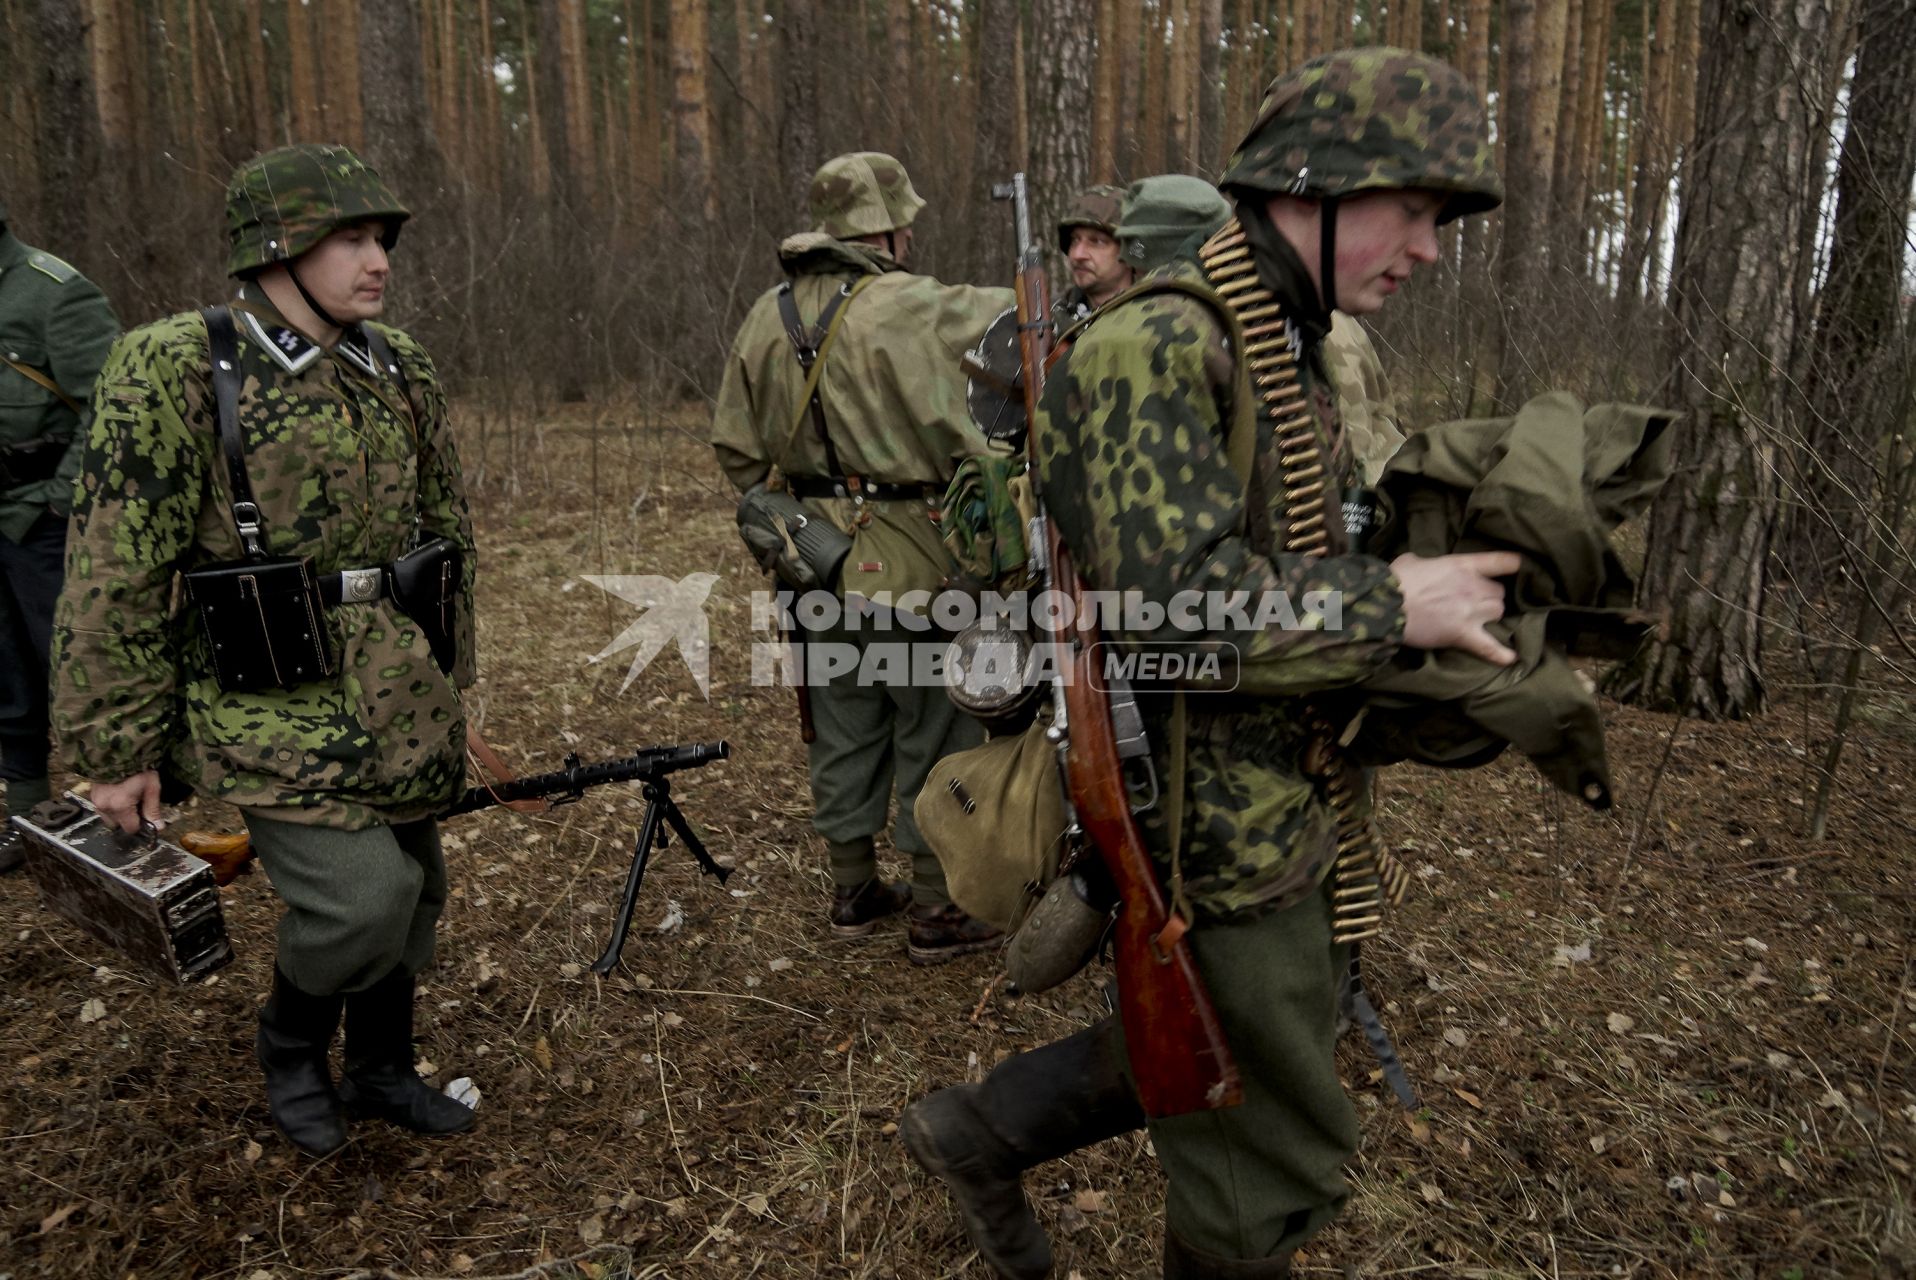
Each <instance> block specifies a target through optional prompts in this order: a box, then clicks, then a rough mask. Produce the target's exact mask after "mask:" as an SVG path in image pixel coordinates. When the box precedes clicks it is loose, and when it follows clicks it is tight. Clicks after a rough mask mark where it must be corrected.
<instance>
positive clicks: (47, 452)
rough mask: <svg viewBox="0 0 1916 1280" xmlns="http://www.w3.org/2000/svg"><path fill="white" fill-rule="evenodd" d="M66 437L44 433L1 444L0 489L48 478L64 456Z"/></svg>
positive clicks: (38, 481) (15, 487)
mask: <svg viewBox="0 0 1916 1280" xmlns="http://www.w3.org/2000/svg"><path fill="white" fill-rule="evenodd" d="M67 443H68V442H67V441H66V440H64V439H62V440H55V439H51V438H49V437H46V436H42V437H40V438H39V439H38V440H22V441H20V442H19V443H18V444H9V445H0V492H4V491H6V490H8V489H17V488H19V487H20V486H21V485H23V484H38V483H40V482H41V481H42V480H51V479H53V475H54V473H55V472H56V471H58V470H59V469H60V459H61V458H63V457H65V456H66V451H67Z"/></svg>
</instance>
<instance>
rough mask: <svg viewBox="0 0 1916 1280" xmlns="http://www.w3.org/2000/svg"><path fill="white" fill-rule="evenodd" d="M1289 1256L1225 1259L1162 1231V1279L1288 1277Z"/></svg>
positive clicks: (1278, 1279)
mask: <svg viewBox="0 0 1916 1280" xmlns="http://www.w3.org/2000/svg"><path fill="white" fill-rule="evenodd" d="M1290 1274H1291V1255H1290V1254H1288V1253H1280V1254H1277V1255H1276V1256H1274V1257H1269V1258H1226V1257H1222V1256H1221V1255H1219V1254H1215V1253H1209V1252H1207V1251H1205V1250H1203V1249H1199V1248H1197V1247H1196V1246H1194V1245H1189V1244H1186V1243H1185V1242H1184V1241H1182V1240H1180V1239H1178V1237H1177V1235H1176V1233H1174V1232H1173V1231H1171V1230H1170V1228H1168V1227H1167V1228H1166V1229H1165V1232H1164V1280H1288V1277H1289V1276H1290Z"/></svg>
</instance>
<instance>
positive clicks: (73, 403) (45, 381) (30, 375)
mask: <svg viewBox="0 0 1916 1280" xmlns="http://www.w3.org/2000/svg"><path fill="white" fill-rule="evenodd" d="M0 364H4V365H6V366H7V367H8V368H10V369H12V370H13V371H14V372H15V373H17V374H19V375H20V376H21V377H23V378H25V379H26V380H27V381H28V382H37V383H39V384H40V386H41V387H43V388H45V389H46V390H48V391H51V392H52V393H53V398H54V399H56V400H58V401H59V402H60V403H61V404H63V405H65V406H66V407H67V408H69V409H71V410H73V412H75V413H80V412H82V411H83V410H82V406H81V404H80V402H79V401H78V400H75V399H74V398H73V397H72V396H70V395H68V394H67V393H66V392H64V391H62V390H60V384H59V383H57V382H55V381H54V380H53V379H52V378H51V377H49V376H47V375H46V374H44V373H42V372H40V370H38V369H36V368H34V367H33V366H32V365H30V364H21V363H20V362H19V361H18V360H15V359H14V358H12V357H11V356H0Z"/></svg>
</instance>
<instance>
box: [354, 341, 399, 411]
mask: <svg viewBox="0 0 1916 1280" xmlns="http://www.w3.org/2000/svg"><path fill="white" fill-rule="evenodd" d="M359 332H360V333H361V334H363V335H365V338H366V350H368V351H370V352H371V353H372V357H373V363H374V364H376V365H378V366H379V367H380V368H382V369H384V370H385V371H386V372H387V373H388V374H390V375H391V376H392V380H393V383H394V385H396V386H397V387H398V388H399V394H400V395H401V396H403V397H405V401H406V408H407V410H408V411H410V410H411V408H412V388H411V387H410V386H408V385H407V384H406V369H405V366H404V365H401V364H400V363H399V355H398V353H397V352H395V351H394V350H393V344H392V343H390V342H388V341H386V335H385V334H383V333H381V332H380V331H379V330H377V329H375V328H373V327H372V325H370V324H362V325H360V326H359Z"/></svg>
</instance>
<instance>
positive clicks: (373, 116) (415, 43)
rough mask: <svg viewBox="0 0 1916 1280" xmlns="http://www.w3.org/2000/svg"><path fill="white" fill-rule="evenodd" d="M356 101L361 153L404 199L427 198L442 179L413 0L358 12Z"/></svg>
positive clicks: (388, 0)
mask: <svg viewBox="0 0 1916 1280" xmlns="http://www.w3.org/2000/svg"><path fill="white" fill-rule="evenodd" d="M358 37H359V67H360V70H361V72H362V73H363V74H362V77H361V79H360V97H359V105H360V109H361V111H362V112H363V113H364V119H365V131H366V151H367V154H368V156H369V158H371V159H372V162H373V163H374V164H375V165H377V166H378V167H379V168H380V170H381V171H382V172H383V173H384V174H385V175H386V176H387V177H388V178H390V179H392V180H393V185H394V186H395V187H397V188H399V189H400V190H401V191H402V193H404V194H406V195H407V196H409V197H410V198H412V199H414V200H419V201H429V200H431V199H432V198H433V197H434V196H435V195H436V193H437V192H438V190H439V187H440V185H441V184H442V183H443V182H444V180H445V163H444V157H443V156H441V154H440V151H439V136H438V130H437V128H436V123H437V122H436V121H435V120H434V119H433V113H432V109H431V108H430V107H429V106H428V105H427V101H426V76H425V68H424V66H423V65H422V64H421V62H420V59H419V58H418V56H417V55H416V54H415V53H414V52H413V51H414V50H415V49H417V48H418V47H419V11H418V8H417V7H416V5H415V4H414V3H413V0H379V3H377V4H371V5H367V6H366V7H365V8H363V9H362V10H360V21H359V26H358Z"/></svg>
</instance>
